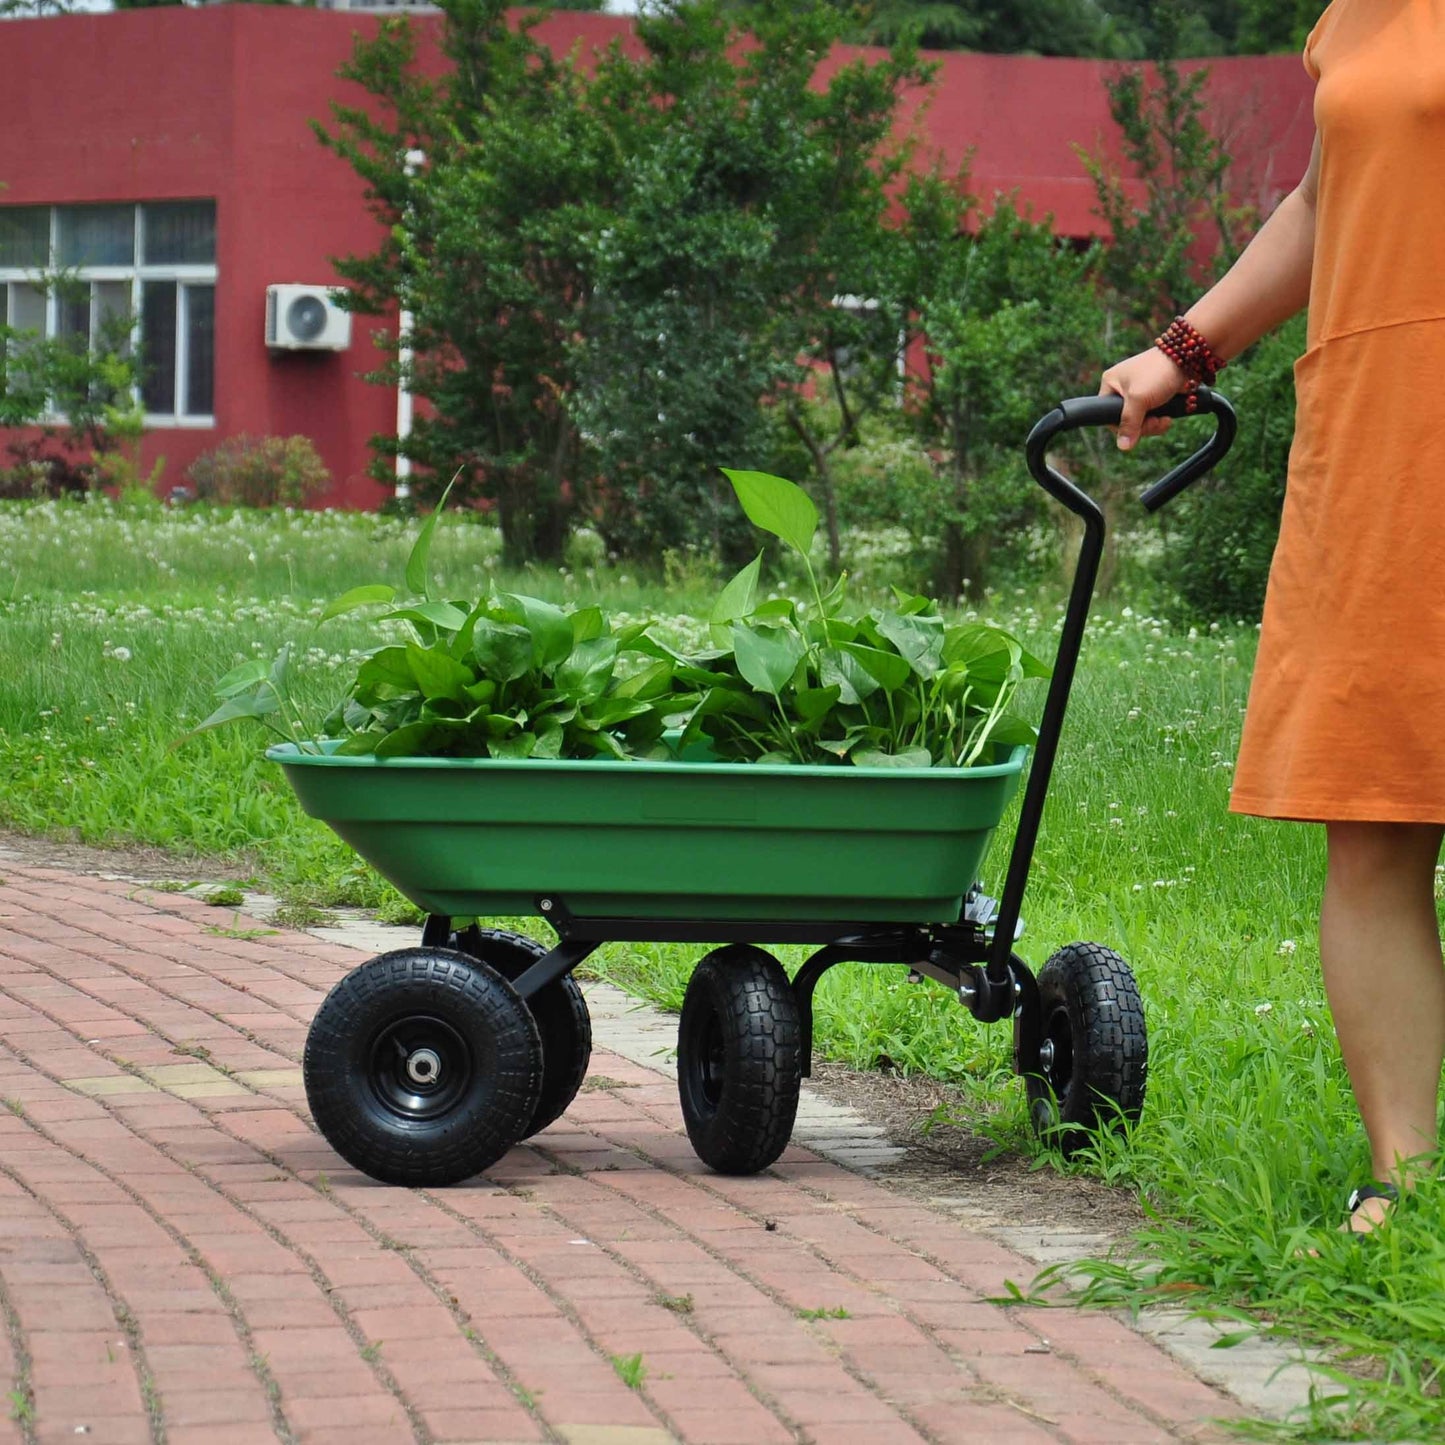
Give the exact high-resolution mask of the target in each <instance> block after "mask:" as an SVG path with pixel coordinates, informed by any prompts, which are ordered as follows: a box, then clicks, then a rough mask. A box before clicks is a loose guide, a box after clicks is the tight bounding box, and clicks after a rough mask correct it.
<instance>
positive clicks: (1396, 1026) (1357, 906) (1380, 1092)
mask: <svg viewBox="0 0 1445 1445" xmlns="http://www.w3.org/2000/svg"><path fill="white" fill-rule="evenodd" d="M1326 833H1327V838H1328V843H1329V862H1328V870H1327V873H1326V878H1325V890H1324V902H1323V906H1322V908H1321V911H1320V961H1321V963H1322V965H1323V969H1324V979H1325V992H1326V993H1327V994H1328V996H1329V1001H1330V1011H1331V1013H1332V1014H1333V1015H1334V1021H1335V1030H1336V1032H1337V1033H1338V1035H1339V1040H1340V1050H1341V1052H1342V1053H1343V1055H1344V1060H1345V1067H1346V1069H1347V1070H1348V1071H1349V1075H1350V1083H1351V1085H1352V1087H1353V1089H1354V1093H1355V1101H1356V1103H1357V1104H1358V1105H1359V1109H1360V1115H1361V1117H1362V1118H1363V1120H1364V1124H1365V1132H1366V1134H1367V1135H1368V1136H1369V1140H1370V1152H1371V1155H1372V1157H1373V1163H1374V1171H1375V1178H1376V1179H1379V1180H1388V1179H1392V1178H1399V1179H1400V1180H1401V1182H1403V1183H1405V1184H1408V1183H1409V1182H1410V1180H1411V1171H1410V1168H1409V1166H1407V1165H1406V1164H1405V1162H1404V1161H1406V1160H1409V1159H1411V1158H1414V1157H1416V1156H1418V1155H1421V1154H1432V1155H1433V1154H1434V1152H1435V1151H1436V1149H1437V1147H1438V1140H1437V1137H1436V1122H1435V1120H1436V1114H1435V1110H1436V1104H1437V1101H1438V1097H1439V1090H1440V1069H1441V1064H1442V1061H1445V966H1442V963H1441V949H1440V928H1439V923H1438V920H1437V918H1436V914H1435V893H1434V876H1435V862H1436V859H1437V858H1438V857H1439V855H1440V842H1441V838H1442V836H1445V825H1439V824H1434V823H1328V824H1326ZM1388 1207H1389V1206H1388V1202H1387V1201H1385V1200H1378V1199H1376V1200H1368V1201H1366V1202H1365V1203H1364V1204H1362V1205H1361V1206H1360V1209H1359V1211H1358V1213H1357V1215H1356V1216H1355V1220H1354V1221H1353V1224H1354V1227H1355V1228H1365V1229H1369V1228H1371V1227H1372V1226H1373V1225H1374V1224H1375V1223H1378V1221H1379V1220H1380V1219H1382V1218H1383V1217H1384V1215H1385V1214H1386V1212H1387V1211H1388Z"/></svg>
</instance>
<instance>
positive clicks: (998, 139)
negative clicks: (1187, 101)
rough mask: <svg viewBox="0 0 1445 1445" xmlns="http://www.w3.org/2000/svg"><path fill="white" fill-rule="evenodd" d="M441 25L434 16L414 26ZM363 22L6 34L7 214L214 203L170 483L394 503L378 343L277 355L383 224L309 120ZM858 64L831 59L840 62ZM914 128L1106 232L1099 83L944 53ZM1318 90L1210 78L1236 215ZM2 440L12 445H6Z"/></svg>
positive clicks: (275, 21)
mask: <svg viewBox="0 0 1445 1445" xmlns="http://www.w3.org/2000/svg"><path fill="white" fill-rule="evenodd" d="M417 23H418V24H419V25H420V26H422V27H435V26H436V25H437V23H438V22H437V20H436V18H434V17H420V18H419V19H418V22H417ZM375 24H376V22H375V20H374V19H372V18H371V17H368V16H363V15H358V14H356V13H352V12H346V11H325V10H309V9H301V8H293V7H290V6H279V7H278V6H270V5H256V6H251V5H223V6H205V7H201V8H197V9H189V8H172V7H166V8H161V9H150V10H132V11H122V12H116V13H109V14H99V15H67V16H58V17H53V18H48V19H43V20H15V21H7V22H5V23H4V24H0V77H3V80H4V83H3V85H0V185H3V187H4V189H3V191H0V199H3V202H4V203H6V204H17V205H25V204H59V205H63V204H69V203H78V202H100V201H145V200H179V199H186V198H193V197H214V198H215V201H216V215H217V256H216V261H217V268H218V280H217V292H216V378H215V380H216V389H215V397H216V403H215V408H216V409H215V416H216V426H215V428H214V429H209V428H208V429H191V428H165V429H156V430H155V431H153V432H152V433H150V434H149V435H148V437H147V439H146V447H145V454H144V455H145V462H146V465H150V464H152V463H153V461H154V459H155V457H156V456H158V455H164V456H165V458H166V460H167V478H166V480H167V484H168V485H172V484H175V483H176V482H179V481H180V480H181V478H182V474H183V472H184V469H185V467H186V466H187V465H188V464H189V463H190V461H191V460H193V459H194V458H195V457H196V456H197V455H199V454H200V453H201V452H203V451H206V450H209V449H210V448H211V447H213V446H214V445H215V444H216V443H217V441H219V440H220V439H221V438H223V437H225V436H230V435H234V434H236V433H239V432H249V433H251V434H252V435H258V436H259V435H264V434H282V435H288V434H291V433H294V432H303V433H305V434H306V435H308V436H310V437H312V438H313V440H314V441H315V442H316V444H317V446H318V448H319V449H320V451H321V454H322V456H323V457H324V459H325V460H326V463H327V465H328V467H329V468H330V469H331V472H332V475H333V478H334V479H335V485H334V487H333V490H332V492H331V494H330V495H329V496H328V497H327V498H326V499H324V500H325V501H327V502H329V503H331V504H334V505H344V506H360V507H367V506H375V505H376V504H377V503H378V502H379V501H380V500H381V499H382V498H383V497H384V496H385V495H387V489H385V488H383V487H381V486H380V485H378V484H377V483H375V482H373V481H372V480H370V479H369V478H368V477H367V476H366V475H365V468H366V463H367V459H368V449H367V439H368V438H369V437H370V436H371V435H372V434H373V433H374V432H378V431H389V430H391V429H392V428H394V426H395V420H396V397H395V394H394V392H389V391H387V390H385V389H383V388H381V387H378V386H373V385H370V384H368V383H366V382H364V381H362V380H361V374H362V373H363V372H365V371H367V370H369V369H371V368H372V367H373V366H375V365H376V364H377V362H378V361H379V359H380V358H379V355H378V352H377V350H376V348H375V346H374V345H373V344H372V342H371V333H372V330H373V329H374V328H375V327H376V326H378V325H380V324H381V323H380V322H378V321H376V320H374V319H372V318H368V317H360V316H358V317H355V318H354V319H353V333H352V344H351V348H350V350H348V351H345V352H341V353H334V352H315V353H305V352H302V353H292V354H287V353H279V354H275V355H272V354H271V353H268V352H267V350H266V348H265V345H264V341H263V325H264V315H265V294H266V287H267V285H268V284H271V283H275V282H291V281H297V282H305V283H321V284H330V283H333V282H335V281H336V280H337V278H336V276H335V274H334V272H333V271H332V268H331V266H330V264H329V261H328V258H329V257H331V256H337V255H343V254H347V253H351V252H364V251H367V250H370V249H371V248H372V246H373V245H374V244H375V239H374V238H375V227H374V223H373V222H372V220H371V218H370V216H369V215H368V213H367V211H366V208H365V205H364V202H363V199H362V194H361V183H360V181H359V180H358V178H357V177H356V175H355V173H354V172H353V171H352V170H351V169H350V168H349V167H348V166H347V165H346V164H345V163H344V162H342V161H341V160H340V159H338V158H337V157H336V156H334V155H332V154H331V153H330V152H329V151H327V150H325V149H323V147H322V146H321V145H320V144H319V142H318V141H317V140H316V138H315V137H314V136H313V135H312V133H311V131H310V129H309V127H308V125H307V121H308V119H310V118H318V119H325V118H327V116H328V114H329V112H328V101H329V100H331V99H332V98H337V99H345V100H347V101H350V102H352V103H359V102H360V101H361V100H362V99H363V96H362V93H361V92H360V91H359V90H358V89H357V88H356V87H354V86H351V85H348V84H345V83H343V82H342V81H340V80H338V79H337V78H336V76H335V72H336V69H337V67H338V66H339V65H340V63H341V62H342V61H343V60H344V59H345V58H346V57H347V56H348V55H349V54H350V52H351V44H352V36H353V34H355V33H356V32H358V31H360V32H364V33H370V32H372V31H373V30H374V27H375ZM629 28H630V22H629V21H628V20H627V19H626V18H624V17H613V16H604V15H593V14H586V13H576V12H565V11H563V12H558V13H555V14H553V15H552V16H551V17H549V19H548V20H547V21H545V22H544V23H543V25H542V26H541V27H540V28H539V32H538V33H539V35H540V36H541V37H542V38H544V39H545V40H547V41H548V43H550V44H552V45H553V46H554V47H556V48H559V49H570V48H571V47H572V46H573V45H574V44H577V43H578V42H581V43H582V44H583V46H584V47H587V46H592V45H597V44H605V43H606V42H607V41H609V40H610V39H612V38H613V37H615V36H618V35H625V34H626V33H627V31H628V29H629ZM854 53H856V52H853V51H844V52H841V53H840V58H841V55H851V54H854ZM937 59H939V60H940V61H941V64H942V70H941V73H940V76H939V79H938V82H937V86H936V88H935V91H934V93H933V95H932V97H931V99H930V100H929V101H928V102H927V103H926V104H924V106H923V107H922V109H921V111H920V109H919V105H918V100H919V99H920V98H917V97H915V98H914V99H913V101H912V102H911V103H910V106H909V107H908V113H909V115H910V117H911V119H910V123H911V124H914V125H916V126H918V127H919V128H920V134H921V137H922V139H923V141H924V146H923V148H922V149H923V152H924V153H928V152H936V151H942V152H943V153H944V154H945V156H946V157H947V158H948V159H949V160H950V161H951V162H952V163H955V164H956V163H958V162H959V161H961V160H962V159H963V158H964V156H965V155H966V154H967V153H968V152H970V151H971V152H972V174H973V177H974V184H975V189H976V190H977V191H978V192H979V193H980V194H981V195H983V196H984V197H991V196H992V195H993V194H994V193H995V192H996V191H1010V190H1013V189H1015V188H1017V189H1018V191H1019V192H1020V195H1021V198H1022V199H1023V200H1024V201H1026V202H1027V203H1029V204H1031V205H1032V207H1033V209H1034V212H1035V214H1038V215H1043V214H1044V213H1045V212H1052V213H1053V214H1054V216H1055V218H1056V223H1057V226H1058V229H1059V230H1060V231H1061V232H1062V233H1064V234H1069V235H1075V236H1086V235H1092V234H1094V233H1095V232H1096V231H1097V230H1098V229H1099V221H1098V218H1097V217H1095V216H1094V215H1093V213H1092V209H1091V208H1092V205H1093V192H1092V189H1091V187H1090V184H1089V182H1088V180H1087V177H1086V176H1085V175H1084V172H1083V169H1082V167H1081V166H1080V164H1079V161H1078V158H1077V156H1076V155H1075V153H1074V151H1073V149H1072V145H1071V143H1072V142H1079V143H1080V144H1082V145H1083V146H1084V147H1085V148H1086V149H1088V150H1090V151H1093V152H1098V151H1101V150H1102V151H1105V152H1106V153H1112V152H1113V150H1114V147H1113V144H1112V141H1111V139H1110V137H1111V134H1112V131H1113V127H1112V124H1111V122H1110V120H1109V116H1108V107H1107V98H1106V95H1105V91H1104V87H1103V84H1102V79H1103V75H1104V73H1105V72H1106V70H1107V67H1106V66H1105V65H1104V64H1102V63H1101V62H1097V61H1090V60H1049V59H1036V58H1025V57H1013V56H989V55H973V54H961V53H950V54H947V55H942V56H939V57H937ZM1311 89H1312V88H1311V85H1310V82H1309V80H1308V77H1307V76H1306V75H1305V74H1304V71H1303V69H1302V67H1301V66H1300V63H1299V61H1298V59H1296V58H1294V57H1290V56H1281V57H1265V58H1251V59H1238V60H1222V61H1216V62H1214V63H1213V66H1212V75H1211V82H1210V96H1211V107H1212V112H1213V115H1214V118H1215V123H1216V126H1217V128H1218V129H1220V130H1221V131H1222V132H1223V133H1224V134H1225V136H1226V137H1227V139H1228V140H1229V143H1230V146H1231V149H1232V152H1233V154H1234V155H1235V157H1236V160H1237V161H1238V162H1240V163H1242V172H1241V173H1242V175H1243V183H1244V186H1245V198H1247V199H1250V200H1254V201H1256V202H1257V203H1258V204H1260V205H1262V206H1263V207H1264V208H1265V209H1268V208H1269V207H1271V206H1273V205H1274V203H1275V202H1276V201H1278V199H1279V198H1280V197H1281V196H1282V195H1283V194H1284V193H1285V192H1286V191H1287V190H1289V189H1290V188H1291V187H1292V186H1293V185H1294V184H1295V183H1296V182H1297V181H1298V179H1299V177H1300V175H1301V174H1302V173H1303V171H1304V167H1305V164H1306V162H1307V160H1308V157H1309V148H1310V141H1311V138H1312V136H1313V124H1312V121H1311V115H1310V101H1311ZM0 440H3V437H0Z"/></svg>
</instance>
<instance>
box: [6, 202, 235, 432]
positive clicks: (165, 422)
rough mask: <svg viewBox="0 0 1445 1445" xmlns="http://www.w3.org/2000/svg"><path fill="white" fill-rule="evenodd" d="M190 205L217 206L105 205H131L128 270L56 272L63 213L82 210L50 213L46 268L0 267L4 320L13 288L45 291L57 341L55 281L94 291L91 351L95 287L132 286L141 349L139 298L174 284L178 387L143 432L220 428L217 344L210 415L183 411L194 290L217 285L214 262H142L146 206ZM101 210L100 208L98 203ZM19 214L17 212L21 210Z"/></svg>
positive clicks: (56, 417) (48, 322) (136, 392)
mask: <svg viewBox="0 0 1445 1445" xmlns="http://www.w3.org/2000/svg"><path fill="white" fill-rule="evenodd" d="M186 201H191V202H195V201H203V202H204V201H209V202H210V204H211V205H212V206H214V205H215V200H214V198H213V197H208V196H198V197H168V198H166V199H164V200H149V201H132V202H114V201H111V202H105V203H103V204H106V205H116V204H120V205H129V206H130V209H131V214H132V218H133V225H134V228H135V229H134V241H135V245H134V251H133V255H134V256H135V257H137V258H142V259H136V260H133V261H132V262H131V264H130V265H128V266H124V265H122V266H100V265H97V266H72V267H58V266H56V265H55V258H56V257H57V256H58V255H59V254H60V213H61V212H62V211H63V210H76V209H80V208H81V207H79V206H61V205H51V206H49V207H48V208H47V209H48V210H49V213H50V226H49V256H48V263H47V265H46V266H44V267H25V266H0V287H3V288H5V293H6V296H5V301H6V305H5V311H4V315H5V316H9V314H10V310H11V307H10V296H9V290H10V287H11V286H12V285H22V286H35V285H37V284H39V285H42V286H44V287H45V336H46V337H47V338H53V337H55V336H56V335H57V334H58V331H59V324H60V297H59V295H58V294H57V292H56V288H55V286H54V285H53V284H51V282H52V280H53V278H54V277H55V276H57V275H59V274H61V273H62V272H64V274H65V275H67V276H71V277H73V278H74V279H75V280H76V281H78V282H82V283H84V284H85V285H87V286H88V287H90V340H91V345H92V346H94V344H95V331H96V310H97V301H96V292H95V289H94V288H95V284H96V283H97V282H102V283H110V284H115V283H128V284H129V287H130V297H129V309H130V313H131V317H132V325H131V332H130V345H131V346H132V348H138V347H139V345H140V338H141V317H140V306H141V292H142V288H143V287H144V286H145V284H146V283H147V282H152V283H155V282H170V283H173V284H174V285H175V287H176V363H175V381H174V391H173V396H172V401H173V406H172V409H171V410H170V411H157V412H153V411H149V410H148V411H146V412H145V413H144V417H145V426H146V427H147V428H170V429H173V430H199V431H204V430H207V429H213V428H214V427H215V425H216V408H215V401H216V393H215V372H214V365H215V358H216V348H215V345H214V338H213V341H212V367H213V370H212V375H211V410H210V411H209V412H208V413H206V414H204V415H202V414H199V413H197V414H192V413H188V412H186V411H185V410H184V407H185V401H186V397H187V395H188V394H189V391H190V372H189V363H190V344H189V342H190V338H189V336H188V334H187V328H188V325H189V321H190V288H191V287H193V286H210V287H212V288H213V289H214V288H215V287H216V285H217V280H218V271H217V266H216V263H215V262H214V261H212V262H209V263H204V262H195V261H190V262H168V263H159V264H155V265H151V264H148V263H147V262H145V261H144V259H143V258H144V257H145V208H146V207H147V206H164V205H168V204H173V203H175V204H179V203H184V202H186ZM98 204H99V203H98ZM17 209H18V208H17ZM214 325H215V314H214V308H213V311H212V326H213V327H214ZM132 397H133V399H134V400H135V402H136V404H137V405H141V404H142V391H141V388H140V387H139V386H137V387H135V388H133V390H132ZM44 420H45V421H46V422H47V423H62V424H63V423H64V422H65V417H64V416H63V415H62V414H60V413H50V414H49V415H47V416H46V417H45V418H44Z"/></svg>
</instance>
